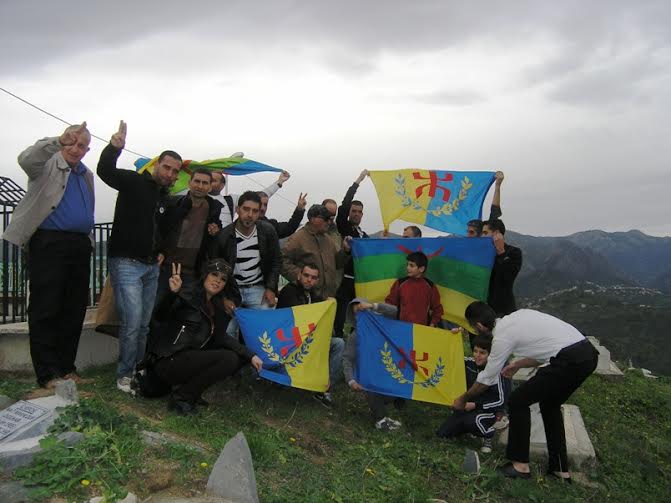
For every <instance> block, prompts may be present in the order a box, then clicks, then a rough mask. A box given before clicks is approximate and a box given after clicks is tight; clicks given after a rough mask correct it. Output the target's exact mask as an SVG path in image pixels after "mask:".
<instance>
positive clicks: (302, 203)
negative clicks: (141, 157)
mask: <svg viewBox="0 0 671 503" xmlns="http://www.w3.org/2000/svg"><path fill="white" fill-rule="evenodd" d="M307 197H308V193H307V192H306V193H305V194H303V193H302V192H301V194H300V195H299V196H298V204H297V205H296V207H297V208H299V209H301V210H304V209H305V207H306V206H307V204H308V199H307Z"/></svg>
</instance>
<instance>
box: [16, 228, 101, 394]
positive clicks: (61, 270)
mask: <svg viewBox="0 0 671 503" xmlns="http://www.w3.org/2000/svg"><path fill="white" fill-rule="evenodd" d="M90 269H91V241H90V240H89V237H88V236H87V235H86V234H79V233H74V232H60V231H42V230H37V231H36V232H35V234H33V237H32V238H31V240H30V243H29V245H28V278H29V280H30V302H29V305H28V329H29V332H30V357H31V358H32V360H33V367H34V369H35V375H36V376H37V382H38V383H39V384H40V385H41V386H43V385H44V384H46V383H47V382H48V381H49V380H51V379H54V378H57V377H62V376H64V375H66V374H69V373H71V372H74V371H75V370H76V369H75V358H76V357H77V347H78V346H79V337H80V335H81V333H82V325H83V323H84V316H85V315H86V306H87V304H88V295H89V275H90Z"/></svg>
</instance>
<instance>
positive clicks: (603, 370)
mask: <svg viewBox="0 0 671 503" xmlns="http://www.w3.org/2000/svg"><path fill="white" fill-rule="evenodd" d="M587 339H589V341H590V342H591V343H592V345H593V346H594V348H595V349H596V350H597V351H598V352H599V361H598V363H597V365H596V370H595V371H594V373H595V374H599V375H609V376H624V373H623V372H622V371H621V370H620V369H619V368H618V366H617V365H615V363H614V362H613V361H612V360H611V359H610V351H608V349H606V348H605V347H604V346H602V345H601V344H600V343H599V340H598V339H597V338H596V337H592V336H589V337H587Z"/></svg>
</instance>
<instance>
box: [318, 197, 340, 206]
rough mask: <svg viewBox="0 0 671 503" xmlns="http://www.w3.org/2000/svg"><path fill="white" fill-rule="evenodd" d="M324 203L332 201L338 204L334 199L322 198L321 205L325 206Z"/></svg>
mask: <svg viewBox="0 0 671 503" xmlns="http://www.w3.org/2000/svg"><path fill="white" fill-rule="evenodd" d="M326 203H333V204H335V205H336V206H338V203H337V202H336V201H335V200H334V199H324V200H323V201H322V206H326Z"/></svg>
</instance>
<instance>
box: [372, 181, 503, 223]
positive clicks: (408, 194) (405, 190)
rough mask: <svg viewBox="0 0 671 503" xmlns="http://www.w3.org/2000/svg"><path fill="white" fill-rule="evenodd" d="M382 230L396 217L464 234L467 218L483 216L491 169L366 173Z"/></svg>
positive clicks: (490, 183)
mask: <svg viewBox="0 0 671 503" xmlns="http://www.w3.org/2000/svg"><path fill="white" fill-rule="evenodd" d="M369 175H370V178H371V180H373V184H374V185H375V190H376V191H377V196H378V199H379V200H380V211H381V213H382V222H383V224H384V228H385V229H387V230H388V229H389V225H390V224H391V223H392V222H393V221H394V220H397V219H401V220H405V221H406V222H412V223H416V224H420V225H426V226H427V227H431V228H433V229H437V230H439V231H443V232H449V233H453V234H460V235H465V234H466V229H467V223H468V221H469V220H473V219H481V218H482V203H483V202H484V199H485V196H486V195H487V192H488V191H489V187H491V185H492V183H493V182H494V177H495V173H494V172H491V171H430V170H425V169H424V170H422V169H399V170H391V171H371V172H370V173H369Z"/></svg>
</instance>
